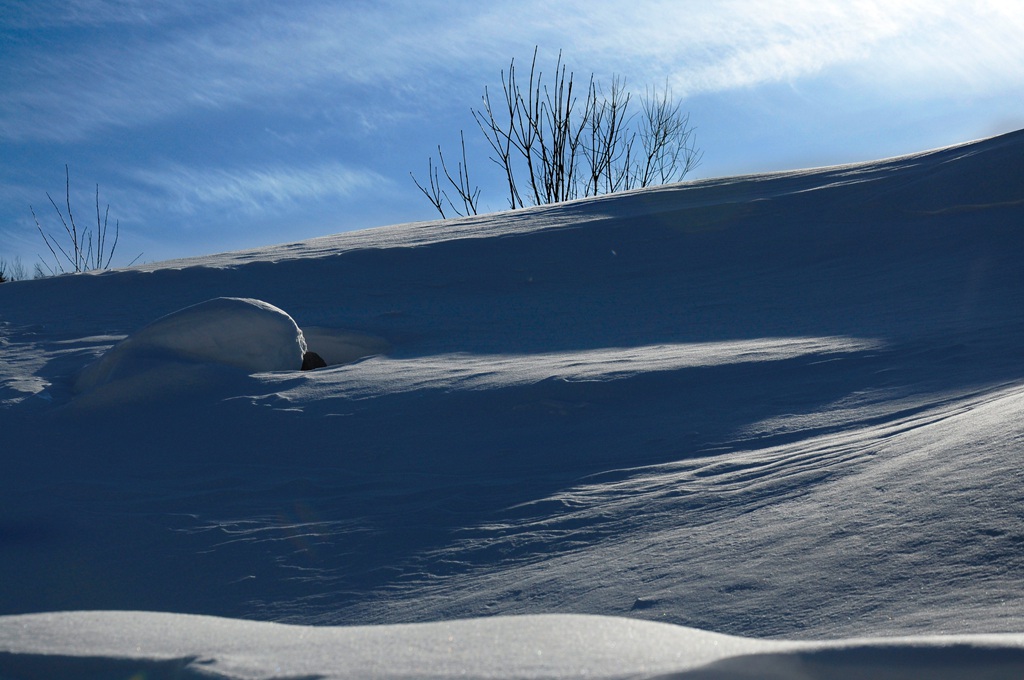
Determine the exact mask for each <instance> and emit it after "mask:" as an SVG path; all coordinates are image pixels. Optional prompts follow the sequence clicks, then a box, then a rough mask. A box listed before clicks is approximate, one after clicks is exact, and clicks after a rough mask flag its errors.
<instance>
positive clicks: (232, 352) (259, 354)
mask: <svg viewBox="0 0 1024 680" xmlns="http://www.w3.org/2000/svg"><path fill="white" fill-rule="evenodd" d="M305 351H306V340H305V338H304V337H303V335H302V331H301V330H300V329H299V327H298V326H297V325H296V324H295V321H294V320H293V319H292V318H291V317H290V316H288V314H286V313H285V312H284V311H282V310H281V309H278V308H277V307H275V306H273V305H271V304H268V303H266V302H263V301H261V300H253V299H250V298H215V299H213V300H207V301H206V302H200V303H199V304H196V305H192V306H191V307H186V308H185V309H181V310H179V311H177V312H173V313H171V314H168V315H167V316H165V317H162V318H160V319H157V320H156V321H154V322H153V323H151V324H149V325H148V326H146V327H144V328H143V329H141V330H139V331H138V332H136V333H134V334H132V335H130V336H128V337H127V338H125V339H124V340H122V341H121V342H119V343H118V344H116V345H114V346H113V347H112V348H111V349H110V350H109V351H108V352H107V353H106V354H104V355H103V357H101V358H100V359H99V361H97V362H95V363H93V364H91V365H89V366H87V367H86V368H85V369H84V370H83V371H82V373H81V375H79V377H78V380H77V382H76V383H75V391H76V392H87V391H89V390H93V389H95V388H97V387H100V386H103V385H107V384H109V383H111V382H113V381H116V380H122V379H130V378H137V377H139V376H140V375H142V374H153V373H154V372H159V373H160V374H161V375H164V376H166V374H167V371H166V370H164V369H166V368H167V367H168V366H169V365H170V366H174V365H182V364H184V365H193V364H197V363H199V364H215V365H222V366H230V367H234V368H239V369H243V370H245V371H246V372H248V373H257V372H262V371H293V370H299V368H300V367H301V366H302V355H303V353H304V352H305Z"/></svg>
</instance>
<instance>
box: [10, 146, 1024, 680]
mask: <svg viewBox="0 0 1024 680" xmlns="http://www.w3.org/2000/svg"><path fill="white" fill-rule="evenodd" d="M1022 178H1024V132H1018V133H1014V134H1010V135H1004V136H1002V137H997V138H993V139H988V140H982V141H979V142H974V143H970V144H965V145H961V146H957V147H951V148H947V149H940V150H936V151H930V152H925V153H920V154H913V155H910V156H906V157H901V158H895V159H888V160H883V161H878V162H873V163H863V164H857V165H850V166H841V167H833V168H821V169H816V170H807V171H801V172H788V173H776V174H768V175H758V176H751V177H733V178H722V179H716V180H707V181H699V182H691V183H685V184H679V185H673V186H666V187H659V188H656V189H650V190H644V191H638V192H632V193H628V194H619V195H612V196H606V197H601V198H598V199H592V200H585V201H579V202H574V203H568V204H563V205H557V206H545V207H541V208H535V209H530V210H522V211H516V212H512V213H503V214H496V215H482V216H478V217H473V218H466V219H461V220H452V221H447V222H435V223H424V224H412V225H402V226H396V227H389V228H383V229H376V230H368V231H363V232H355V233H343V234H339V235H337V236H331V237H325V238H322V239H314V240H311V241H308V242H304V243H298V244H290V245H287V246H279V247H275V248H263V249H255V250H252V251H246V252H240V253H226V254H220V255H211V256H209V257H204V258H197V259H195V260H185V261H177V262H170V263H158V264H153V265H147V266H145V267H139V268H134V269H130V270H124V271H117V272H110V273H105V274H101V275H82V276H66V277H57V278H53V279H44V280H39V281H29V282H15V283H10V284H4V285H3V286H0V354H2V356H3V359H4V361H3V362H0V433H2V445H3V451H4V456H3V460H2V464H3V466H4V467H3V469H2V471H0V551H2V554H0V557H2V559H0V676H13V677H38V676H40V675H45V674H47V673H50V674H52V672H53V671H54V669H56V668H69V669H74V673H78V672H79V671H82V669H85V670H89V669H92V670H93V671H96V672H97V673H102V672H110V673H115V671H116V672H117V673H121V671H127V673H122V674H128V675H130V674H131V673H135V672H146V673H151V674H154V675H157V676H159V674H160V673H164V674H165V675H166V674H173V672H177V671H176V670H175V669H182V668H183V669H184V670H183V671H182V672H184V673H193V674H202V673H204V672H207V671H209V674H213V675H216V674H220V675H222V676H224V677H282V676H285V677H288V676H292V677H295V676H299V677H301V676H302V675H303V674H306V675H310V676H317V675H323V676H326V677H342V676H345V675H346V674H347V675H362V674H364V672H365V674H368V675H370V676H374V675H376V676H380V677H388V676H391V677H396V676H402V675H403V674H406V675H408V674H414V675H415V674H422V673H417V672H416V671H418V670H423V669H425V670H426V671H429V672H430V673H434V674H436V675H438V676H441V677H445V676H456V675H459V674H461V673H469V674H477V675H483V676H487V675H491V676H494V675H503V676H520V677H552V676H566V675H572V674H574V673H576V672H577V671H579V670H587V671H593V672H594V673H597V674H598V677H600V673H605V674H606V677H607V676H611V675H615V674H620V675H621V674H627V675H628V674H633V675H644V674H647V675H651V674H659V673H660V674H665V673H678V674H690V675H689V677H771V675H770V673H769V671H770V672H775V673H776V674H777V675H778V674H781V675H785V674H787V673H789V674H794V673H798V672H799V673H804V674H805V675H807V676H809V677H843V674H844V673H845V674H846V676H847V677H855V676H856V675H858V674H864V673H875V671H877V672H878V674H879V675H883V674H885V673H888V674H889V675H890V676H891V677H910V676H911V674H912V673H914V672H916V670H915V669H920V668H921V667H924V668H926V669H927V670H928V672H929V673H932V672H934V676H935V677H941V674H942V673H945V677H971V678H974V677H985V674H987V675H988V676H989V677H1006V676H1009V677H1017V676H1019V675H1020V649H1021V642H1020V635H1021V633H1022V631H1024V598H1022V595H1021V590H1020V584H1021V582H1022V579H1024V560H1022V558H1021V545H1024V476H1022V475H1024V473H1022V469H1024V468H1022V466H1021V464H1020V463H1021V459H1022V456H1024V429H1022V428H1024V425H1022V423H1024V353H1022V347H1024V267H1021V262H1022V261H1024V229H1022V225H1024V181H1022ZM230 296H241V297H243V298H246V299H250V300H266V301H269V302H271V303H272V304H273V305H274V307H275V308H276V310H287V315H285V314H283V313H279V312H278V311H275V309H268V308H266V307H263V306H262V305H259V304H254V303H249V302H244V301H243V302H231V303H222V302H219V303H217V305H226V307H227V309H226V313H225V314H217V315H212V314H206V313H205V312H203V311H202V310H199V311H198V313H194V312H188V313H185V312H182V314H184V315H185V316H184V317H183V318H185V319H189V317H191V318H190V319H189V320H188V323H185V324H184V325H182V326H180V327H179V326H177V325H175V323H176V322H175V323H171V324H165V323H163V322H159V323H157V324H153V325H154V327H155V328H157V330H155V331H152V332H150V331H138V329H139V328H143V327H145V326H146V325H147V324H149V323H151V322H152V320H153V319H159V318H161V317H162V316H165V315H168V314H172V313H173V312H175V311H176V310H182V309H183V308H187V307H188V306H189V305H191V304H193V303H194V302H195V301H196V300H201V299H207V298H211V297H213V298H216V297H230ZM250 315H254V316H250ZM172 318H173V317H172ZM214 318H216V319H218V321H217V323H220V324H222V326H221V327H220V329H219V330H218V329H214V330H211V331H210V335H209V336H207V335H206V334H205V332H202V333H201V332H198V331H197V329H198V328H199V327H201V326H202V324H201V323H197V322H199V321H204V320H208V321H211V322H212V321H213V320H214ZM225 319H227V320H228V323H227V326H226V328H225V327H224V326H223V323H224V320H225ZM160 326H162V327H163V328H162V330H161V329H160V328H159V327H160ZM300 328H302V329H309V334H308V336H306V337H305V340H306V341H307V342H309V343H310V349H313V350H315V351H319V349H318V347H317V346H315V345H314V339H315V341H316V343H319V344H320V345H321V346H322V347H323V348H324V352H325V358H326V356H327V355H330V356H331V357H332V358H333V361H332V360H331V359H328V363H331V364H334V365H331V366H328V367H326V368H322V369H320V370H316V371H308V372H299V371H297V370H294V369H295V368H297V367H298V362H299V357H300V351H301V340H300V338H301V337H303V336H300V334H299V330H298V329H300ZM333 329H346V330H344V331H342V330H333ZM158 331H159V332H158ZM249 335H253V336H258V337H259V338H260V340H259V342H257V343H256V345H255V348H254V356H255V357H256V359H254V360H253V361H252V362H251V363H246V364H245V365H244V366H242V367H238V366H236V365H233V364H231V362H232V361H234V360H235V359H234V352H233V350H225V349H224V347H226V346H233V345H234V344H236V343H244V342H245V341H246V340H247V339H248V336H249ZM140 336H141V340H139V339H138V338H139V337H140ZM218 337H226V338H228V340H229V342H228V345H223V344H220V342H219V341H217V340H215V338H218ZM207 338H210V339H209V340H208V339H207ZM380 338H384V339H386V340H387V343H386V344H385V343H384V342H383V341H382V340H380ZM118 342H121V344H118ZM385 347H386V348H387V354H381V351H382V349H383V348H385ZM278 352H280V356H278ZM97 359H99V361H98V362H97V363H96V364H95V368H90V369H86V366H88V365H89V364H90V363H93V362H96V361H97ZM278 362H279V363H278ZM276 366H281V367H282V368H281V369H278V368H273V367H276ZM83 369H85V374H84V376H83V377H86V376H87V380H86V385H88V384H94V385H98V386H97V387H95V388H94V389H92V390H90V391H87V392H86V393H76V392H75V390H74V387H75V383H76V381H77V380H78V376H79V375H80V374H81V373H82V371H83ZM185 377H187V379H188V381H189V384H190V388H189V390H188V391H181V390H174V389H167V386H168V385H172V386H173V385H174V384H176V381H178V382H179V383H180V381H181V380H183V379H184V378H185ZM143 396H144V397H145V398H137V397H143ZM85 406H88V408H87V407H85ZM69 610H74V611H73V612H72V613H63V614H62V613H59V612H67V611H69ZM109 610H121V613H105V612H108V611H109ZM146 612H150V613H146ZM152 612H164V613H162V614H154V613H152ZM537 615H557V617H556V618H553V619H549V618H546V617H540V618H537ZM570 615H571V616H570ZM197 616H200V617H204V618H200V619H197V618H195V617H197ZM205 617H214V618H212V619H211V618H205ZM594 617H597V618H594ZM645 620H646V621H645ZM284 624H288V625H287V626H285V625H284ZM421 626H422V627H421ZM695 629H699V630H695ZM190 631H191V632H190ZM268 631H269V632H268ZM706 631H713V632H706ZM193 633H194V634H193ZM996 634H998V635H996ZM726 635H727V636H728V637H726ZM268 636H269V637H271V638H275V639H277V640H279V641H280V642H279V644H277V643H275V644H273V645H270V646H267V647H264V646H262V645H263V641H265V640H267V639H268ZM880 637H881V638H886V639H885V640H880V639H879V638H880ZM449 638H450V639H449ZM794 639H800V640H804V642H792V641H791V640H794ZM459 640H468V642H467V643H466V644H465V645H460V644H458V641H459ZM787 640H789V641H787ZM172 641H173V642H172ZM652 641H661V642H652ZM133 642H134V644H133ZM363 642H366V644H367V645H369V646H368V647H366V648H365V649H371V650H374V651H372V652H366V654H365V655H363V653H362V652H359V651H351V653H349V651H345V652H344V653H343V652H341V651H338V650H359V649H362V647H360V644H362V643H363ZM662 643H664V644H662ZM715 645H718V647H716V646H715ZM803 645H806V646H803ZM90 649H92V650H95V651H96V655H94V656H90V652H89V650H90ZM602 649H613V650H615V652H614V654H612V655H611V656H612V657H614V658H609V656H607V655H605V656H601V650H602ZM715 649H717V650H718V651H714V653H708V654H705V652H707V651H708V650H715ZM725 649H727V650H731V651H727V652H724V653H723V652H722V650H725ZM261 650H263V651H261ZM538 650H540V651H541V652H542V654H541V655H540V656H541V657H543V659H539V657H538V655H537V653H536V652H537V651H538ZM701 650H704V651H701ZM734 652H735V653H734ZM720 653H721V654H722V655H721V656H719V654H720ZM371 657H372V658H371ZM300 659H306V660H308V663H307V662H300V661H299V660H300ZM616 659H617V660H618V661H616ZM136 661H139V662H142V663H141V665H139V666H133V665H131V664H134V663H135V662H136ZM752 661H753V662H756V663H755V664H754V665H751V663H750V662H752ZM129 662H130V663H129ZM150 662H152V663H150ZM165 662H166V663H165ZM794 663H795V664H797V665H796V666H794V665H792V664H794ZM61 664H67V665H66V666H61ZM90 664H93V665H90ZM161 664H164V665H161ZM168 664H169V665H168ZM617 664H618V665H617ZM779 664H781V665H779ZM872 664H874V665H872ZM279 666H280V668H279ZM97 669H98V670H97ZM602 669H603V670H602ZM752 669H753V670H752ZM766 669H767V670H766ZM794 669H795V670H794ZM865 669H869V670H867V671H865ZM683 677H687V676H686V675H683Z"/></svg>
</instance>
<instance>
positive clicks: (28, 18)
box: [0, 0, 1024, 267]
mask: <svg viewBox="0 0 1024 680" xmlns="http://www.w3.org/2000/svg"><path fill="white" fill-rule="evenodd" d="M0 4H2V8H3V10H2V12H0V41H2V45H3V49H2V50H0V157H2V158H3V162H2V163H0V258H6V259H7V260H11V259H12V258H14V257H20V258H21V259H22V260H23V261H24V262H25V263H26V264H27V265H28V266H29V267H31V266H32V264H33V263H34V262H35V261H36V260H37V255H39V254H41V253H43V252H45V246H44V245H43V244H42V241H41V239H40V238H39V235H38V233H37V231H36V227H35V225H34V223H33V220H32V216H31V214H30V212H29V205H32V206H33V207H34V208H35V210H36V214H37V215H39V217H40V219H41V221H42V222H43V225H44V227H46V228H47V229H48V230H51V231H52V230H55V229H59V228H60V227H59V223H58V222H57V221H56V216H55V214H54V213H53V210H52V208H51V207H50V206H49V203H48V201H47V199H46V193H47V192H49V193H50V194H51V195H52V196H54V197H55V198H58V199H62V198H63V193H64V165H65V163H66V164H68V165H69V166H70V172H71V185H72V201H73V207H76V206H77V207H78V213H79V216H80V219H83V220H84V216H85V215H88V213H89V211H90V210H93V209H94V208H93V200H94V197H93V192H94V191H95V185H96V184H97V183H98V184H99V185H100V193H101V201H102V202H103V204H107V203H109V204H110V206H111V212H110V214H111V218H112V219H117V220H119V222H120V225H121V242H120V244H119V246H118V257H117V258H115V264H118V263H120V264H124V263H126V262H127V261H128V260H130V259H131V258H132V257H134V256H135V255H137V254H139V253H142V260H143V261H156V260H162V259H167V258H172V257H181V256H189V255H201V254H208V253H213V252H219V251H224V250H234V249H241V248H247V247H254V246H259V245H267V244H274V243H285V242H290V241H295V240H299V239H303V238H308V237H313V236H320V235H325V234H331V233H337V232H340V231H346V230H350V229H359V228H365V227H372V226H381V225H387V224H395V223H400V222H410V221H417V220H424V219H434V218H435V217H436V213H435V212H434V210H433V208H432V207H431V206H430V205H429V204H428V203H427V202H426V200H425V199H424V198H423V196H422V195H421V194H420V193H419V191H418V190H417V189H416V187H415V185H414V184H413V183H412V180H411V179H410V178H409V172H410V171H413V172H415V173H416V174H417V176H419V177H421V178H423V177H425V175H426V161H427V158H428V157H430V156H431V155H432V154H435V153H436V147H437V145H438V144H440V145H442V147H444V148H446V149H449V150H450V153H454V150H455V148H456V144H457V143H458V139H459V130H460V129H465V130H466V133H467V143H468V144H469V147H470V163H471V168H472V169H473V170H474V173H475V176H474V180H475V181H476V182H477V183H479V184H480V185H481V187H482V188H483V191H484V196H483V200H482V207H483V209H484V211H491V210H498V209H502V208H503V207H504V203H503V198H502V195H501V193H500V191H499V190H498V188H497V181H498V179H499V178H497V177H496V176H493V175H491V174H490V168H489V167H488V162H487V161H486V155H487V150H486V148H485V147H484V142H483V141H482V140H481V139H480V138H479V136H478V134H477V131H476V128H475V124H474V122H473V119H472V117H471V116H470V112H469V110H470V107H474V106H476V105H477V104H478V102H479V100H480V96H481V94H482V93H483V88H484V86H490V87H492V88H494V87H498V86H500V75H499V74H500V72H501V70H502V69H505V68H507V66H508V62H509V60H510V59H511V58H513V57H515V58H517V59H519V60H521V61H522V60H527V59H529V57H530V55H531V54H532V51H533V48H534V46H535V45H537V46H539V47H540V57H539V61H540V64H541V66H544V65H545V64H550V63H553V62H554V58H555V56H556V54H557V52H558V50H559V49H561V50H563V53H564V56H565V60H566V62H567V63H568V64H569V66H570V67H571V68H572V69H573V70H575V71H576V73H577V74H578V75H589V74H590V73H591V72H593V73H594V74H596V76H597V77H598V79H600V80H603V81H605V82H607V81H608V80H610V78H611V76H612V75H613V74H618V75H620V76H622V77H624V78H626V80H627V82H628V84H629V85H630V86H631V88H632V89H634V90H639V91H642V90H643V88H644V86H645V85H660V84H663V83H666V82H667V83H668V84H669V85H670V86H671V87H672V91H673V93H674V95H675V96H676V98H677V99H679V100H681V101H682V103H683V107H684V109H686V110H687V111H689V112H690V117H691V118H690V120H691V123H692V124H694V125H695V126H696V128H697V141H698V144H699V145H700V147H701V148H702V150H703V151H704V160H703V163H702V165H701V166H700V167H699V168H698V169H697V170H696V171H695V172H694V173H693V174H691V175H690V178H701V177H715V176H722V175H735V174H744V173H751V172H761V171H768V170H783V169H791V168H799V167H809V166H818V165H830V164H837V163H845V162H852V161H860V160H873V159H876V158H881V157H886V156H893V155H899V154H903V153H910V152H914V151H919V150H924V149H927V148H934V147H939V146H944V145H948V144H954V143H958V142H962V141H968V140H971V139H976V138H979V137H985V136H989V135H993V134H998V133H1001V132H1007V131H1010V130H1015V129H1019V128H1022V127H1024V104H1022V101H1024V96H1022V95H1024V40H1021V39H1020V36H1021V35H1024V3H1021V2H1018V1H1016V0H1011V1H1006V2H972V1H968V0H957V1H946V0H928V1H926V2H914V1H909V0H907V1H900V0H882V1H880V2H871V1H863V2H851V1H848V0H844V1H841V2H827V1H824V0H813V1H807V2H804V1H801V0H785V1H782V0H779V1H775V2H773V1H771V0H758V1H741V0H735V1H728V0H723V1H720V2H704V1H703V0H693V1H688V0H674V1H673V0H662V1H657V0H633V1H631V2H629V3H625V2H602V1H600V0H581V1H578V2H577V1H573V2H559V1H557V0H556V1H555V2H552V1H551V0H537V1H534V0H523V1H516V2H509V1H504V0H495V1H492V2H488V3H479V2H452V1H450V0H449V1H446V2H424V1H422V0H420V1H408V2H407V1H404V0H402V1H394V2H385V1H373V2H371V1H359V0H351V1H350V0H344V1H339V0H334V1H327V0H293V1H292V2H288V3H282V2H271V1H267V2H264V1H261V0H253V1H244V2H243V1H233V0H166V1H165V0H64V1H62V2H58V1H55V0H54V1H51V0H0Z"/></svg>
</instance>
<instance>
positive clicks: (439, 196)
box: [409, 48, 703, 217]
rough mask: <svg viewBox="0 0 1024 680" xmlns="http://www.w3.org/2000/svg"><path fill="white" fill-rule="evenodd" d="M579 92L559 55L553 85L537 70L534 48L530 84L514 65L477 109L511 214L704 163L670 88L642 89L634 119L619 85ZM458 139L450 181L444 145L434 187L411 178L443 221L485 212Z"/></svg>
mask: <svg viewBox="0 0 1024 680" xmlns="http://www.w3.org/2000/svg"><path fill="white" fill-rule="evenodd" d="M579 91H580V90H579V88H578V87H577V84H576V81H575V78H574V74H573V73H572V72H571V71H569V70H568V68H567V67H566V66H565V64H563V63H562V53H561V52H559V54H558V60H557V61H556V63H555V74H554V78H553V82H552V83H551V85H550V86H549V85H548V84H547V82H546V81H545V80H544V75H543V73H542V72H540V71H539V70H538V69H537V49H536V48H535V49H534V52H533V59H532V61H531V62H530V70H529V74H528V75H527V76H526V77H525V80H523V79H522V78H521V76H520V74H519V73H518V72H517V71H516V63H515V59H513V60H512V61H511V63H510V64H509V68H508V73H507V74H506V72H505V71H502V72H501V93H500V95H496V96H495V97H494V98H493V99H492V97H491V92H490V90H488V89H487V88H485V89H484V94H483V98H482V101H483V104H482V107H481V108H479V109H471V113H472V114H473V118H474V120H475V121H476V123H477V127H479V129H480V131H481V132H482V133H483V135H484V138H485V139H486V140H487V143H488V145H489V146H490V148H491V151H492V155H491V156H490V160H491V161H492V162H494V163H495V164H496V165H497V166H498V168H499V169H500V171H501V173H502V175H503V178H504V184H505V186H506V187H507V192H508V193H507V200H508V206H509V207H510V208H512V209H516V208H522V207H524V206H527V205H541V204H546V203H558V202H561V201H568V200H572V199H575V198H583V197H587V196H597V195H600V194H608V193H614V192H616V191H625V190H628V189H636V188H641V187H646V186H653V185H657V184H666V183H669V182H677V181H680V180H682V179H683V178H684V177H685V176H686V175H687V174H688V173H689V172H690V171H691V170H693V169H694V168H695V167H696V166H697V165H698V164H699V163H700V160H701V157H702V155H703V154H702V152H701V151H700V150H699V149H698V148H697V146H696V135H695V131H694V128H693V127H692V126H691V125H690V119H689V115H688V114H686V113H684V112H683V111H682V109H681V107H680V104H679V103H678V102H676V101H675V100H674V99H673V98H672V94H671V91H670V89H669V88H668V86H667V85H666V87H665V88H664V89H663V90H660V91H659V90H658V89H656V88H648V89H647V90H646V92H645V94H644V96H643V97H641V98H640V108H641V111H640V112H639V114H634V113H632V112H631V111H630V104H631V103H632V102H633V97H632V95H631V94H630V93H629V92H628V91H627V90H626V87H625V81H623V80H622V79H620V78H618V77H614V78H613V79H612V82H611V86H610V87H609V88H608V90H607V91H605V89H604V88H603V87H602V86H601V85H600V84H599V83H597V82H596V81H595V80H594V76H593V74H591V76H590V78H589V81H588V83H587V85H586V87H585V88H584V90H583V94H582V95H580V94H579ZM460 138H461V140H462V162H461V163H459V164H458V167H457V169H456V171H455V172H454V173H452V172H451V171H450V170H449V168H448V165H447V162H446V161H445V159H444V155H443V154H442V152H441V147H440V146H438V156H439V158H440V163H439V166H438V165H435V164H434V162H433V159H432V158H431V159H429V160H428V165H427V168H428V179H429V188H428V187H424V186H423V185H422V184H420V182H419V181H418V180H417V179H416V177H415V175H412V173H409V174H410V175H412V179H413V181H414V182H415V183H416V186H417V187H419V189H420V191H422V192H423V194H424V195H425V196H426V197H427V199H428V200H429V201H430V203H431V204H432V205H433V206H434V208H435V209H436V210H437V211H438V212H439V213H440V214H441V217H446V216H447V215H446V211H447V212H451V213H455V214H457V215H470V214H473V215H475V214H477V208H478V206H479V197H480V189H479V188H478V187H476V186H474V185H473V184H472V183H471V182H470V179H469V165H468V163H467V162H466V142H465V137H464V136H463V134H462V133H461V132H460ZM438 167H440V170H441V172H442V173H443V174H444V179H441V173H439V172H438ZM449 191H450V192H451V193H449Z"/></svg>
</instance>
